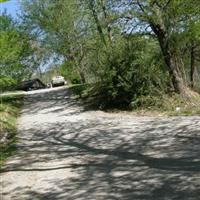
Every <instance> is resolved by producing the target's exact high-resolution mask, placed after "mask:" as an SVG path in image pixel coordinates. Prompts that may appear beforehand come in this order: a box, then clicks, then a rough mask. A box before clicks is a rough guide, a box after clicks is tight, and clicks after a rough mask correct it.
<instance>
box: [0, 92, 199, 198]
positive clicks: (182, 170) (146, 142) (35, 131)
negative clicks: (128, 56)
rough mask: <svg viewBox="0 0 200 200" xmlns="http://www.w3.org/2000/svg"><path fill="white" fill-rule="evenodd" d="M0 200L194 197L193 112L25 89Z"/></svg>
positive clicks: (196, 143)
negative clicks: (93, 107) (138, 112)
mask: <svg viewBox="0 0 200 200" xmlns="http://www.w3.org/2000/svg"><path fill="white" fill-rule="evenodd" d="M18 138H19V142H18V145H17V147H18V150H17V153H16V155H15V156H13V157H11V158H10V159H9V160H8V162H7V163H6V165H5V167H4V169H3V171H2V172H1V188H2V189H1V193H2V194H1V198H0V199H1V200H199V198H200V117H198V116H196V117H195V116H194V117H173V118H167V117H162V118H161V117H157V118H156V117H136V116H133V115H131V114H112V113H110V114H109V113H104V112H101V111H88V110H85V109H84V108H83V107H82V106H81V105H80V104H79V103H77V102H75V101H74V100H73V99H72V98H71V95H70V92H69V91H68V90H66V89H55V90H46V91H45V90H44V91H42V92H30V93H29V94H28V96H27V97H26V99H25V105H24V108H23V110H22V115H21V118H20V119H19V123H18Z"/></svg>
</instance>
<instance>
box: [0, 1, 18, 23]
mask: <svg viewBox="0 0 200 200" xmlns="http://www.w3.org/2000/svg"><path fill="white" fill-rule="evenodd" d="M5 11H6V12H7V13H8V14H9V15H11V16H12V17H13V18H15V19H16V18H17V16H18V14H19V13H20V0H9V1H6V2H3V3H0V12H1V14H2V13H3V12H5Z"/></svg>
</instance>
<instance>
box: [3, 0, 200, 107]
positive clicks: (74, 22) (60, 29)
mask: <svg viewBox="0 0 200 200" xmlns="http://www.w3.org/2000/svg"><path fill="white" fill-rule="evenodd" d="M21 6H22V14H21V21H22V24H23V28H25V30H26V32H28V33H30V34H32V35H34V36H35V38H34V39H33V41H34V43H36V44H40V45H41V46H42V47H43V48H44V49H45V51H48V53H49V54H48V55H54V56H55V55H56V56H57V58H61V59H60V60H61V61H62V62H60V64H59V65H60V66H56V70H57V69H59V70H58V73H60V74H61V75H63V76H65V78H66V79H68V80H69V82H71V83H89V84H90V85H93V86H94V87H93V89H92V90H90V92H89V96H93V97H96V99H97V100H98V101H97V103H98V105H99V106H101V107H110V106H113V107H137V106H140V105H144V104H145V105H146V106H148V105H152V104H155V97H159V98H160V97H161V96H163V94H171V93H172V92H174V93H178V94H180V95H181V96H182V97H192V96H196V95H198V94H197V93H195V92H194V91H198V90H199V88H200V87H199V83H200V78H199V74H200V73H199V72H200V64H199V63H200V57H199V55H200V13H199V9H198V8H199V7H200V2H199V1H198V0H195V1H194V0H193V1H192V0H189V1H183V0H176V1H174V0H162V1H160V0H159V1H158V0H141V1H137V0H132V1H129V0H123V1H122V0H111V1H110V0H109V1H108V0H95V1H94V0H83V1H80V0H68V1H63V0H56V1H52V0H37V1H32V0H27V1H22V2H21ZM8 27H9V26H8ZM17 33H18V32H17ZM18 34H19V33H18ZM30 34H29V35H30ZM15 35H16V34H15ZM2 37H3V36H2ZM17 37H18V36H17ZM19 37H20V38H22V39H23V38H26V37H24V35H23V37H22V36H21V35H20V36H19ZM14 39H16V38H15V37H14ZM14 39H13V40H14ZM3 41H5V43H6V36H5V38H3ZM10 41H11V43H12V40H10ZM25 41H26V40H25ZM17 42H19V40H18V39H16V40H14V41H13V44H17ZM7 43H8V42H7ZM7 43H6V44H7ZM6 44H5V45H6ZM26 44H27V43H26V42H23V46H21V48H22V49H26V48H25V46H26ZM27 46H28V45H27ZM13 47H14V48H13ZM13 47H12V51H11V50H9V49H8V50H5V51H6V52H10V51H11V52H13V53H12V54H11V55H10V56H9V57H10V58H11V59H9V62H12V61H13V60H16V57H17V56H18V57H20V56H19V54H17V52H20V55H22V56H21V57H23V58H24V54H23V52H24V51H21V49H18V50H19V51H15V46H13ZM25 52H26V53H28V52H29V51H28V50H27V51H25ZM45 53H46V52H45ZM3 54H5V53H3ZM16 54H17V55H16ZM41 54H43V53H41ZM6 57H7V56H6ZM25 57H26V56H25ZM49 57H50V59H51V56H49ZM22 64H24V62H22V61H21V60H20V61H19V62H16V63H15V65H14V69H16V70H17V71H18V68H20V72H23V73H24V72H25V71H23V70H22V69H27V68H26V67H25V68H22V67H21V65H22ZM9 65H10V64H9ZM6 66H7V63H6ZM10 66H12V65H10ZM8 69H9V68H8ZM10 69H11V68H10ZM12 73H14V71H12ZM12 73H11V74H12ZM17 73H19V72H17ZM47 74H48V76H49V75H50V74H53V72H52V70H49V72H48V73H47Z"/></svg>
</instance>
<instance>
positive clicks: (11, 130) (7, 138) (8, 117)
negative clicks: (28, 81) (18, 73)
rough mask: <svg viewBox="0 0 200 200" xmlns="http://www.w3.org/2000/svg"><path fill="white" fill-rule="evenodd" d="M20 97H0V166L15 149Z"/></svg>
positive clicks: (21, 96) (19, 95)
mask: <svg viewBox="0 0 200 200" xmlns="http://www.w3.org/2000/svg"><path fill="white" fill-rule="evenodd" d="M22 99H23V95H21V94H17V95H6V96H1V97H0V101H1V103H0V139H1V142H0V167H2V165H3V163H4V161H5V160H6V158H7V157H9V156H10V155H12V154H13V153H14V151H15V149H16V147H15V142H16V139H15V135H16V122H17V117H18V116H19V112H20V106H21V104H22Z"/></svg>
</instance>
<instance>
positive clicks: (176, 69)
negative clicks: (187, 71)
mask: <svg viewBox="0 0 200 200" xmlns="http://www.w3.org/2000/svg"><path fill="white" fill-rule="evenodd" d="M151 28H152V30H153V31H154V33H155V34H156V36H157V38H158V41H159V44H160V48H161V51H162V54H163V56H164V61H165V63H166V65H167V69H168V71H169V74H170V77H171V79H172V83H173V86H174V90H175V92H177V93H179V94H180V95H181V96H183V97H190V96H193V92H192V91H191V90H190V89H189V88H188V86H187V84H186V82H185V81H184V78H183V74H182V73H181V65H182V62H181V58H179V57H178V56H177V55H176V53H175V52H176V51H175V48H174V49H173V47H170V45H169V39H168V35H167V33H166V31H165V29H164V27H162V26H161V25H156V24H151Z"/></svg>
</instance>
